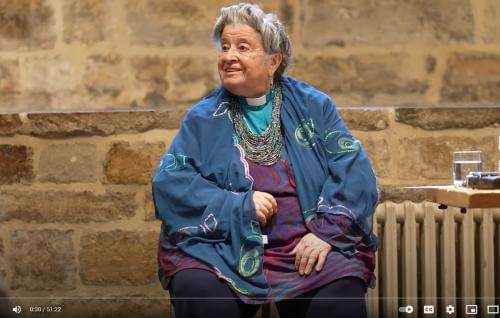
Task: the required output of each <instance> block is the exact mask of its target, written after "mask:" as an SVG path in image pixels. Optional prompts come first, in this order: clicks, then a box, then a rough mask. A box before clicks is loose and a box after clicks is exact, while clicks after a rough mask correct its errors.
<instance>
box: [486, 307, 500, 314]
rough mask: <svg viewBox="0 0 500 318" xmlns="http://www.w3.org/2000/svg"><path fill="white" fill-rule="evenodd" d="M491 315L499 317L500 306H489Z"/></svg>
mask: <svg viewBox="0 0 500 318" xmlns="http://www.w3.org/2000/svg"><path fill="white" fill-rule="evenodd" d="M486 309H487V312H488V314H489V315H498V314H500V307H499V306H498V305H488V307H486Z"/></svg>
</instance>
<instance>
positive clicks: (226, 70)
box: [224, 68, 241, 73]
mask: <svg viewBox="0 0 500 318" xmlns="http://www.w3.org/2000/svg"><path fill="white" fill-rule="evenodd" d="M240 71H241V70H240V69H236V68H226V69H225V70H224V72H226V73H236V72H240Z"/></svg>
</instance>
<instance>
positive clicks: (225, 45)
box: [221, 44, 229, 52]
mask: <svg viewBox="0 0 500 318" xmlns="http://www.w3.org/2000/svg"><path fill="white" fill-rule="evenodd" d="M221 50H222V51H224V52H227V51H229V45H227V44H223V45H222V46H221Z"/></svg>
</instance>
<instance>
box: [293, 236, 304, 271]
mask: <svg viewBox="0 0 500 318" xmlns="http://www.w3.org/2000/svg"><path fill="white" fill-rule="evenodd" d="M299 244H300V243H299ZM305 248H306V247H305V245H304V244H300V246H299V247H298V248H297V253H296V254H295V269H296V270H297V271H298V270H299V266H300V260H301V259H302V254H304V249H305Z"/></svg>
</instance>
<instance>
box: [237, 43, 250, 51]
mask: <svg viewBox="0 0 500 318" xmlns="http://www.w3.org/2000/svg"><path fill="white" fill-rule="evenodd" d="M238 50H240V51H242V52H246V51H248V50H249V48H248V46H246V45H240V46H238Z"/></svg>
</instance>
